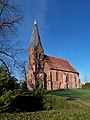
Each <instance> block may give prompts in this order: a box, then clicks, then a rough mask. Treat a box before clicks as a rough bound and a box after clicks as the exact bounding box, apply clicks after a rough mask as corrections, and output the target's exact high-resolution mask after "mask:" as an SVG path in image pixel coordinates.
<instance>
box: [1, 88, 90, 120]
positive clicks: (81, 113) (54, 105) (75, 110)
mask: <svg viewBox="0 0 90 120" xmlns="http://www.w3.org/2000/svg"><path fill="white" fill-rule="evenodd" d="M44 98H45V99H44V101H43V104H44V106H45V109H46V110H44V111H36V112H20V113H2V114H0V120H90V89H77V90H58V91H46V95H45V96H44Z"/></svg>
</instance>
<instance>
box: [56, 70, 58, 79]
mask: <svg viewBox="0 0 90 120" xmlns="http://www.w3.org/2000/svg"><path fill="white" fill-rule="evenodd" d="M56 81H58V71H57V72H56Z"/></svg>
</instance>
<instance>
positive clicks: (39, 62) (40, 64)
mask: <svg viewBox="0 0 90 120" xmlns="http://www.w3.org/2000/svg"><path fill="white" fill-rule="evenodd" d="M28 57H29V58H28V75H27V87H28V89H29V90H32V89H33V87H34V86H35V82H36V80H39V79H42V80H43V78H44V72H43V68H44V50H43V47H42V43H41V39H40V34H39V30H38V26H37V23H36V20H35V21H34V27H33V32H32V36H31V42H30V48H29V52H28Z"/></svg>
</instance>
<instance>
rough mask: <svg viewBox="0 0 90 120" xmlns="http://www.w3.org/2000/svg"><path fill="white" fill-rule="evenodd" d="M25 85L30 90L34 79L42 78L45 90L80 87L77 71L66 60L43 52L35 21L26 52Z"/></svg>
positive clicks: (33, 84)
mask: <svg viewBox="0 0 90 120" xmlns="http://www.w3.org/2000/svg"><path fill="white" fill-rule="evenodd" d="M28 57H29V60H28V74H27V87H28V89H29V90H32V89H33V88H34V86H35V80H36V79H37V80H42V83H43V87H44V88H45V89H47V90H58V89H76V88H81V87H82V83H81V81H80V77H79V72H78V71H76V69H75V68H74V67H73V66H72V65H71V64H70V63H69V62H68V61H67V60H63V59H60V58H56V57H53V56H48V55H45V54H44V49H43V47H42V43H41V39H40V34H39V30H38V26H37V23H36V21H34V28H33V32H32V36H31V42H30V48H29V52H28Z"/></svg>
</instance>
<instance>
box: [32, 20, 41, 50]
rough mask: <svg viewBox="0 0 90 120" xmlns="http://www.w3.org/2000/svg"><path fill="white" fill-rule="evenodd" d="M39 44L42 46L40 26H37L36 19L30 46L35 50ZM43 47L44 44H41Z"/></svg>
mask: <svg viewBox="0 0 90 120" xmlns="http://www.w3.org/2000/svg"><path fill="white" fill-rule="evenodd" d="M38 44H41V40H40V35H39V30H38V26H37V23H36V19H35V21H34V28H33V32H32V36H31V44H30V45H32V47H33V49H35V48H36V47H37V45H38ZM41 46H42V44H41Z"/></svg>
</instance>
